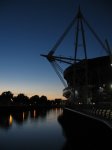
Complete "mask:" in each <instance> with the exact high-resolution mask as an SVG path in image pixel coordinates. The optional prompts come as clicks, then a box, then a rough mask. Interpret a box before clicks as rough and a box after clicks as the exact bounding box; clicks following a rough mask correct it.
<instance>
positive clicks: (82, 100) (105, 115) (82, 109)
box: [41, 7, 112, 128]
mask: <svg viewBox="0 0 112 150" xmlns="http://www.w3.org/2000/svg"><path fill="white" fill-rule="evenodd" d="M85 26H86V28H88V31H90V32H91V34H92V35H93V36H94V38H95V39H96V41H97V42H98V43H99V45H100V46H101V47H102V49H103V50H104V52H105V55H106V56H107V58H108V67H107V66H105V65H104V68H103V69H102V70H100V67H102V66H101V64H98V65H99V68H97V63H96V62H98V63H99V60H100V59H99V58H98V60H97V59H96V58H93V59H92V60H91V59H90V58H88V53H87V44H86V36H85V28H84V27H85ZM73 27H75V29H76V30H75V31H76V32H75V33H74V51H73V54H72V56H71V57H67V56H66V57H65V56H57V55H55V52H56V50H57V49H59V46H60V44H61V43H62V42H63V41H64V39H65V37H66V36H67V34H68V33H69V32H70V30H71V29H72V28H73ZM80 41H81V43H79V42H80ZM80 48H81V53H80V52H79V51H80ZM80 54H81V57H80ZM41 56H43V57H45V58H46V59H47V60H48V61H49V62H50V64H51V65H52V67H53V68H54V70H55V72H56V74H57V75H58V77H59V79H60V80H61V82H62V84H63V85H64V92H65V91H66V92H65V93H64V94H63V95H64V96H65V97H66V98H67V101H68V102H67V104H66V105H65V108H64V109H65V110H66V111H71V112H74V113H77V114H80V115H82V116H86V117H89V118H93V119H96V120H99V121H102V123H105V124H106V125H108V126H109V127H110V128H112V89H111V88H112V85H110V83H111V81H112V50H111V48H110V45H109V43H108V41H107V40H105V41H104V42H103V41H102V40H101V39H100V37H99V36H98V35H97V33H96V32H95V31H94V29H93V28H92V27H91V26H90V24H89V23H88V21H87V20H86V19H85V17H84V15H83V14H82V12H81V10H80V7H79V9H78V12H77V14H76V16H75V17H74V18H73V20H72V21H71V23H70V24H69V26H68V27H67V28H66V30H65V31H64V32H63V34H62V35H61V36H60V38H59V39H58V40H57V42H56V43H55V44H54V46H53V47H52V48H51V50H50V51H49V52H48V54H41ZM89 61H90V64H92V63H91V62H92V61H93V63H94V62H95V64H94V68H93V72H92V71H91V68H92V67H93V66H92V67H91V65H90V64H89ZM62 63H64V64H67V65H69V66H70V67H69V68H70V69H72V71H68V75H67V77H66V76H65V75H64V73H65V70H63V68H62V67H61V66H60V64H62ZM104 64H105V62H104ZM89 65H90V66H89ZM105 67H106V69H108V68H109V71H108V72H109V73H108V74H109V78H108V75H107V76H106V77H105V78H104V77H103V76H102V74H103V70H105ZM95 68H97V71H98V72H96V70H95ZM100 71H101V73H99V72H100ZM94 72H95V73H96V74H98V75H97V77H96V78H94V76H96V74H94ZM79 74H80V75H79ZM99 74H100V75H99ZM104 76H105V74H104ZM99 78H100V79H99ZM93 79H94V81H92V80H93ZM108 79H109V81H108ZM99 81H100V82H99Z"/></svg>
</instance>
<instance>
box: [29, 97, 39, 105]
mask: <svg viewBox="0 0 112 150" xmlns="http://www.w3.org/2000/svg"><path fill="white" fill-rule="evenodd" d="M30 104H32V105H38V104H39V96H38V95H34V96H32V97H30Z"/></svg>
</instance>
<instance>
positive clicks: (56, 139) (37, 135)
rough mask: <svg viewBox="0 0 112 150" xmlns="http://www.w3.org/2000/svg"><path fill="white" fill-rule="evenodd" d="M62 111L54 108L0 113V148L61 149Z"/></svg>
mask: <svg viewBox="0 0 112 150" xmlns="http://www.w3.org/2000/svg"><path fill="white" fill-rule="evenodd" d="M62 112H63V109H61V108H54V109H47V110H46V109H41V110H31V111H26V112H22V111H21V112H20V111H17V112H11V113H4V112H2V113H0V150H8V149H11V150H23V149H26V150H46V149H47V150H62V149H63V146H64V143H65V137H64V135H63V130H62V127H61V125H60V124H59V121H58V117H59V116H60V115H61V114H62Z"/></svg>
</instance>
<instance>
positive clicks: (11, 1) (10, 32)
mask: <svg viewBox="0 0 112 150" xmlns="http://www.w3.org/2000/svg"><path fill="white" fill-rule="evenodd" d="M79 4H80V6H81V9H82V12H83V14H84V16H85V17H86V19H87V20H88V22H89V23H90V24H91V25H92V27H93V28H94V29H95V31H96V32H97V33H98V35H99V36H100V37H101V39H102V40H104V39H105V38H107V39H108V40H109V43H110V45H112V44H111V43H112V28H111V27H112V21H111V17H112V2H111V0H99V1H98V0H94V1H93V0H1V1H0V93H2V92H3V91H7V90H10V91H12V92H13V93H14V94H15V95H17V94H18V93H25V94H26V95H28V96H29V97H30V96H32V95H35V94H37V95H39V96H41V95H46V96H47V97H48V98H49V99H54V98H62V90H63V88H64V87H63V85H62V83H61V82H60V80H59V79H58V77H57V75H56V74H55V72H54V70H53V69H52V67H51V66H50V64H49V62H47V60H46V59H44V58H42V57H41V56H40V54H47V53H48V52H49V50H50V49H51V48H52V47H53V45H54V44H55V42H56V41H57V39H58V38H59V37H60V36H61V34H62V33H63V31H64V30H65V29H66V27H67V26H68V25H69V23H70V22H71V20H72V19H73V17H74V16H75V14H76V12H77V9H78V6H79ZM72 31H74V30H71V34H72ZM67 41H68V42H67ZM72 41H73V40H72V39H71V38H70V35H68V38H66V39H65V41H64V42H63V45H62V47H60V49H58V50H57V53H58V54H59V55H64V54H67V55H69V52H70V51H71V50H70V48H73V45H71V44H72ZM88 41H89V42H88V43H89V44H88V47H90V48H91V51H90V55H91V56H90V57H93V55H94V56H95V55H96V54H97V53H98V54H99V55H100V54H104V52H103V50H99V52H98V51H97V52H96V51H93V50H94V49H95V50H96V49H97V44H94V43H91V41H90V40H88ZM92 44H93V45H92ZM68 50H69V51H68ZM70 53H71V52H70Z"/></svg>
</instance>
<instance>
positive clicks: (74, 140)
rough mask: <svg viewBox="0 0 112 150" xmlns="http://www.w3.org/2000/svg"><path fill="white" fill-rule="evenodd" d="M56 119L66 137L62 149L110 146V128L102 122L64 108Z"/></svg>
mask: <svg viewBox="0 0 112 150" xmlns="http://www.w3.org/2000/svg"><path fill="white" fill-rule="evenodd" d="M58 120H59V122H60V124H61V126H62V129H63V132H64V135H65V137H66V144H65V147H64V150H75V149H77V150H79V149H82V150H83V149H86V150H87V149H88V150H97V149H98V150H101V149H105V150H108V149H111V148H112V145H111V140H112V130H111V129H110V128H109V127H108V126H107V125H105V124H103V123H102V122H100V121H98V120H94V119H92V118H88V117H84V116H81V115H80V114H77V113H73V112H71V111H68V110H66V109H65V110H64V112H63V115H62V116H60V117H59V118H58Z"/></svg>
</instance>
